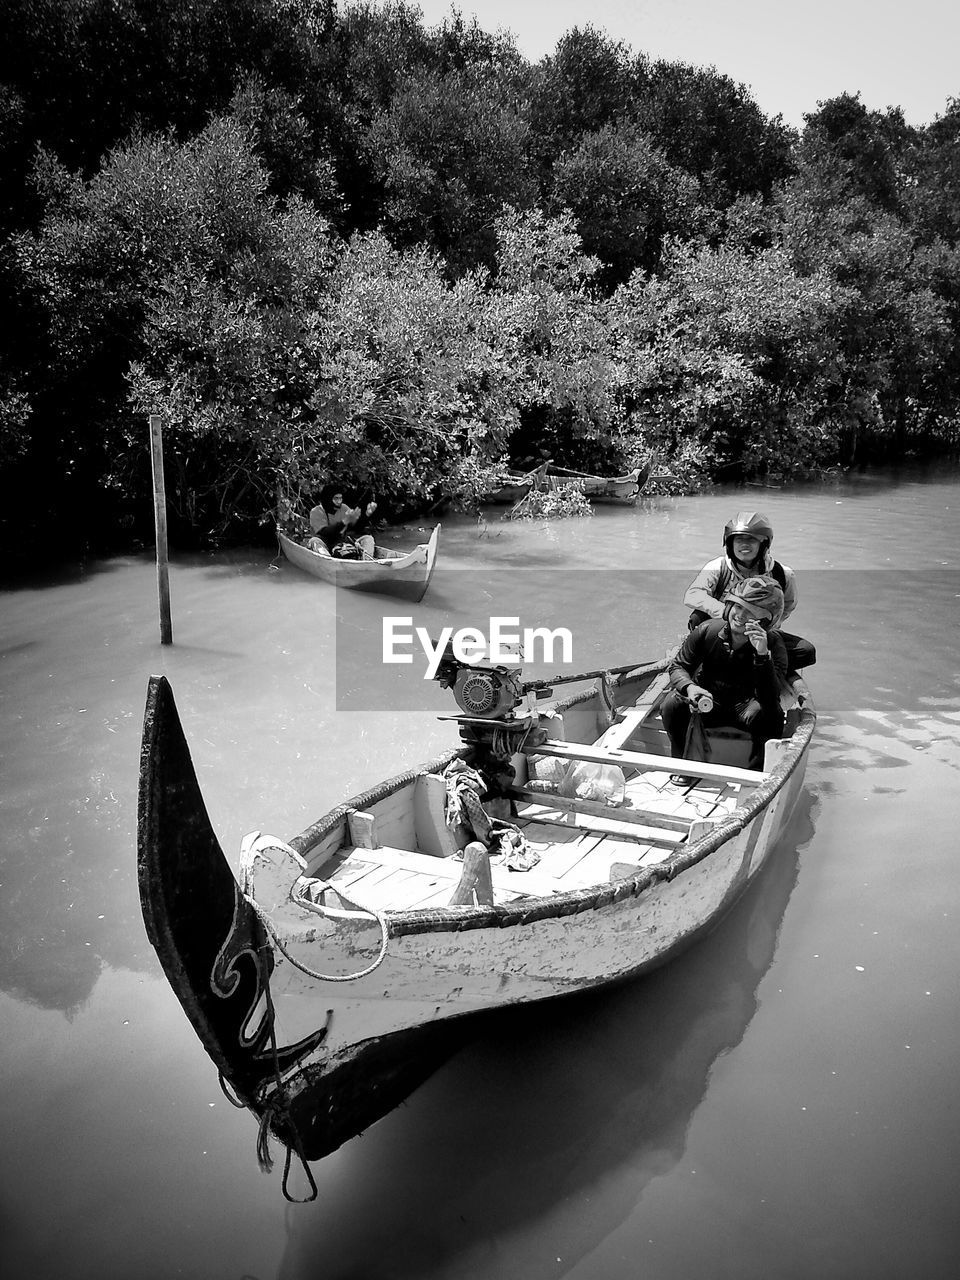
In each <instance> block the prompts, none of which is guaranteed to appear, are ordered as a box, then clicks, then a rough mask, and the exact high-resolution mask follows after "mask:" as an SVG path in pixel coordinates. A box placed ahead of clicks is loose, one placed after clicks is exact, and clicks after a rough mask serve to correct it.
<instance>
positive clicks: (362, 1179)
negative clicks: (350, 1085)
mask: <svg viewBox="0 0 960 1280" xmlns="http://www.w3.org/2000/svg"><path fill="white" fill-rule="evenodd" d="M814 811H815V801H814V799H813V797H812V796H811V795H810V794H809V793H808V792H807V791H804V792H803V794H802V795H801V798H800V801H799V803H798V807H797V810H796V812H795V814H794V816H793V819H792V821H791V824H790V826H789V828H788V830H787V831H786V832H785V834H784V837H783V840H782V841H781V844H780V846H779V848H778V850H777V851H776V854H775V856H774V857H773V859H772V861H771V863H770V865H769V866H768V867H767V868H766V869H765V870H764V872H763V873H762V874H761V876H760V878H759V880H758V881H757V883H756V884H755V885H754V886H753V887H752V888H751V890H750V892H749V893H748V895H747V896H746V898H745V899H744V900H743V901H742V902H740V903H739V904H738V905H737V906H736V907H735V908H734V910H733V911H732V912H731V913H730V914H729V915H728V916H727V917H726V919H725V920H723V921H722V922H721V923H720V925H719V926H718V927H717V928H716V929H715V930H714V931H713V932H712V933H711V934H710V935H709V936H708V937H707V938H705V939H703V940H702V941H701V942H700V943H699V944H698V945H697V946H696V947H694V948H693V949H692V950H691V951H690V952H688V953H687V954H686V955H684V956H681V957H680V958H679V959H677V960H675V961H674V962H672V963H671V964H670V965H668V966H666V967H665V968H664V969H661V970H659V971H657V972H655V973H654V974H652V975H650V976H648V977H646V978H644V979H642V980H639V981H636V982H633V983H629V984H626V985H624V986H622V987H620V988H617V989H614V990H611V991H608V992H605V993H600V994H594V995H589V996H580V997H571V998H568V999H565V1000H562V1001H559V1002H552V1003H550V1004H547V1005H543V1006H539V1007H537V1006H534V1007H532V1008H526V1009H522V1010H517V1011H511V1012H509V1013H504V1014H498V1015H496V1016H495V1017H492V1018H491V1019H489V1020H488V1022H487V1023H486V1027H485V1032H484V1035H483V1037H482V1038H481V1039H479V1040H477V1041H476V1042H475V1043H473V1044H472V1045H471V1046H470V1047H469V1048H467V1049H465V1050H463V1051H462V1052H461V1054H460V1055H459V1056H458V1057H457V1058H455V1059H454V1060H453V1062H452V1063H450V1064H449V1065H448V1066H447V1067H446V1068H444V1069H442V1070H441V1071H440V1072H439V1073H438V1074H437V1075H436V1076H435V1077H434V1078H433V1079H432V1080H431V1081H430V1082H429V1083H428V1084H427V1085H425V1086H424V1087H423V1088H422V1089H421V1090H420V1091H419V1092H418V1093H417V1094H415V1095H414V1097H413V1098H412V1099H411V1100H410V1101H409V1103H408V1104H407V1105H405V1106H404V1107H402V1108H401V1109H400V1110H399V1111H397V1112H395V1113H394V1114H393V1115H391V1116H389V1117H387V1118H386V1119H385V1120H384V1121H382V1122H381V1123H380V1124H379V1125H378V1126H376V1127H375V1128H374V1129H373V1130H371V1131H370V1132H369V1133H368V1134H367V1135H365V1136H364V1137H362V1138H360V1139H358V1140H356V1141H355V1142H354V1143H352V1144H349V1145H348V1146H347V1147H346V1148H344V1149H342V1150H341V1152H339V1153H337V1154H336V1155H334V1156H332V1157H329V1158H328V1160H327V1161H326V1162H321V1163H320V1164H318V1165H316V1166H314V1172H315V1175H316V1177H317V1182H318V1184H319V1187H320V1198H319V1202H318V1205H317V1206H316V1207H314V1208H303V1209H298V1210H297V1211H296V1213H295V1214H292V1215H290V1216H289V1217H288V1222H289V1224H290V1236H289V1241H288V1248H287V1253H286V1257H285V1260H284V1264H283V1266H282V1268H281V1270H280V1273H279V1274H280V1276H281V1277H282V1280H313V1278H314V1277H316V1278H317V1280H319V1277H323V1280H359V1278H360V1277H363V1280H377V1278H378V1277H387V1276H389V1277H407V1276H410V1277H412V1276H430V1275H440V1274H442V1273H445V1268H446V1267H448V1266H450V1265H451V1264H452V1263H453V1261H454V1260H455V1259H459V1258H461V1257H462V1256H464V1255H468V1256H469V1255H471V1254H473V1253H474V1252H475V1251H480V1252H482V1251H483V1250H484V1249H485V1248H486V1247H487V1244H488V1242H489V1241H491V1240H496V1239H497V1238H498V1237H501V1236H505V1235H509V1236H510V1258H511V1274H514V1275H518V1276H519V1275H522V1276H523V1277H524V1280H535V1278H536V1277H538V1276H551V1277H552V1276H556V1275H557V1273H558V1268H557V1263H556V1260H557V1259H558V1258H559V1257H562V1259H563V1264H564V1269H565V1270H566V1269H567V1268H569V1267H571V1266H572V1265H573V1264H574V1263H575V1262H576V1261H577V1259H579V1258H582V1257H583V1256H585V1255H586V1254H588V1253H589V1252H590V1251H591V1250H592V1249H593V1248H595V1247H596V1245H597V1244H598V1243H599V1242H600V1241H601V1240H603V1239H604V1238H605V1237H606V1236H607V1235H609V1234H610V1233H611V1232H612V1231H614V1230H615V1229H616V1228H617V1227H618V1226H620V1225H621V1224H622V1223H623V1222H624V1220H625V1219H626V1218H627V1217H628V1216H629V1215H630V1213H631V1212H632V1211H633V1209H634V1208H635V1206H636V1204H637V1201H638V1200H639V1198H640V1197H641V1196H642V1194H643V1191H644V1188H645V1187H646V1186H647V1184H648V1183H649V1182H650V1181H651V1180H653V1179H655V1178H657V1177H658V1176H659V1175H661V1174H663V1173H665V1172H667V1171H668V1170H669V1169H671V1168H672V1167H673V1166H674V1165H675V1164H676V1162H677V1161H678V1160H679V1159H680V1158H681V1156H682V1154H683V1151H684V1147H685V1143H686V1134H687V1129H688V1126H689V1124H690V1121H691V1119H692V1117H693V1115H694V1113H695V1112H696V1110H697V1107H698V1105H699V1103H700V1102H701V1100H702V1098H703V1096H704V1093H705V1090H706V1086H707V1081H708V1078H709V1074H710V1071H711V1068H712V1067H713V1064H714V1063H715V1062H716V1060H717V1058H718V1057H719V1056H720V1055H721V1054H723V1053H725V1052H727V1051H729V1050H730V1049H732V1048H733V1047H735V1046H736V1045H737V1044H738V1043H739V1042H740V1040H741V1038H742V1037H743V1035H744V1032H745V1031H746V1029H747V1027H748V1026H749V1024H750V1021H751V1019H752V1018H753V1016H754V1013H755V1012H756V1009H757V1006H758V995H757V992H758V986H759V984H760V981H761V979H762V978H763V976H764V974H765V973H766V971H767V969H768V968H769V966H770V964H771V962H772V960H773V957H774V954H775V951H776V946H777V938H778V935H779V930H780V926H781V923H782V921H783V917H784V913H785V911H786V907H787V903H788V901H789V899H790V895H791V892H792V890H793V888H794V885H795V883H796V878H797V868H798V862H799V853H800V849H801V848H802V847H803V846H804V845H806V843H807V842H808V841H809V840H810V839H811V837H812V835H813V830H814ZM601 1182H602V1184H603V1190H602V1193H601V1192H600V1189H599V1186H600V1184H601ZM594 1191H596V1192H597V1194H596V1196H594V1195H593V1194H592V1193H593V1192H594ZM553 1213H558V1214H559V1216H558V1217H557V1218H556V1220H555V1222H554V1223H553V1225H552V1227H551V1224H550V1222H549V1221H545V1220H546V1219H548V1218H549V1215H551V1214H553ZM533 1223H539V1225H538V1226H537V1228H536V1233H537V1238H538V1241H539V1243H536V1244H534V1243H531V1249H530V1253H531V1256H523V1248H524V1246H523V1237H522V1234H521V1233H522V1231H523V1230H524V1228H526V1227H528V1226H530V1225H531V1224H533ZM551 1232H552V1234H551ZM545 1235H546V1236H547V1239H548V1243H547V1244H546V1245H544V1236H545ZM468 1272H469V1274H473V1271H472V1268H466V1269H464V1270H462V1271H461V1270H459V1269H458V1270H457V1272H456V1273H457V1274H467V1273H468ZM451 1274H452V1272H451ZM477 1274H485V1272H484V1271H483V1269H482V1267H478V1270H477ZM486 1274H489V1273H486Z"/></svg>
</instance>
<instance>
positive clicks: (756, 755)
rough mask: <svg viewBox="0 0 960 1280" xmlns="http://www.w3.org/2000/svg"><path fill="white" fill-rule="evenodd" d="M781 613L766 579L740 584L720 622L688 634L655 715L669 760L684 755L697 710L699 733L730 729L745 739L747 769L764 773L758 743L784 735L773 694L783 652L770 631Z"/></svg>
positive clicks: (783, 668) (783, 669) (783, 665)
mask: <svg viewBox="0 0 960 1280" xmlns="http://www.w3.org/2000/svg"><path fill="white" fill-rule="evenodd" d="M782 612H783V592H782V591H781V590H780V587H779V585H778V584H777V583H776V582H775V581H774V580H773V579H772V578H765V577H755V578H745V579H743V580H742V581H740V582H738V583H737V584H736V585H735V586H734V587H733V588H732V589H731V590H730V591H729V592H728V593H727V594H726V596H725V598H724V610H723V617H722V618H711V619H710V620H709V621H707V622H701V623H700V624H699V625H698V626H696V627H694V628H693V630H692V631H689V632H688V633H687V636H686V638H685V640H684V641H683V644H682V645H681V646H680V649H679V651H678V652H677V656H676V658H675V659H674V660H673V664H672V665H671V667H670V673H669V674H670V685H671V689H670V692H669V693H668V694H667V696H666V697H665V698H664V700H663V705H662V707H661V711H660V714H661V718H662V720H663V727H664V729H666V731H667V734H668V736H669V738H670V754H671V755H672V756H675V757H680V758H682V757H684V756H685V755H686V754H687V740H688V731H689V729H690V720H691V714H692V712H693V711H696V712H697V713H698V714H699V716H700V718H701V723H702V725H703V727H704V728H711V727H713V726H717V725H729V726H733V727H735V728H738V729H743V730H745V731H746V732H747V733H749V734H750V738H751V743H752V746H751V752H750V762H749V765H748V767H749V768H751V769H761V768H762V767H763V744H764V743H765V742H766V741H767V739H769V738H779V737H780V736H781V735H782V733H783V710H782V708H781V705H780V690H781V687H782V684H783V682H784V681H785V679H786V673H787V652H786V648H785V646H784V643H783V640H782V639H781V638H780V635H779V633H778V632H777V631H775V630H772V627H773V626H774V624H775V623H776V622H777V621H779V619H780V615H781V613H782ZM687 758H688V759H689V758H692V756H687Z"/></svg>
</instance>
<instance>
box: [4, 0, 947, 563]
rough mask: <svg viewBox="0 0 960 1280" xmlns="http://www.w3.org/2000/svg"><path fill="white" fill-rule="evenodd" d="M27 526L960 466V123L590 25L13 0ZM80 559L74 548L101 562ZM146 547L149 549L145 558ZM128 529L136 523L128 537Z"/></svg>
mask: <svg viewBox="0 0 960 1280" xmlns="http://www.w3.org/2000/svg"><path fill="white" fill-rule="evenodd" d="M4 25H5V39H4V40H3V42H0V159H2V165H0V185H2V191H3V201H2V211H0V283H2V286H3V290H2V297H3V302H2V306H3V308H4V314H3V316H2V319H3V321H4V323H3V325H2V329H0V335H2V336H0V480H2V485H3V494H2V504H0V511H2V515H0V528H2V529H3V535H4V541H5V543H7V544H8V545H9V546H10V547H11V548H15V547H16V546H26V545H29V544H31V543H33V544H34V545H35V544H36V540H37V538H38V537H43V536H44V535H46V536H47V539H48V540H49V541H54V540H57V539H61V538H62V537H63V534H64V530H65V529H69V530H71V537H72V538H73V539H74V540H75V541H76V539H77V538H78V537H79V538H80V539H81V540H84V539H86V540H89V541H90V542H93V543H99V545H101V546H102V545H109V543H110V541H111V540H112V543H113V545H118V542H119V541H120V540H121V538H134V537H136V536H139V535H143V534H144V533H145V532H147V531H148V530H149V522H150V519H151V507H150V477H149V457H148V449H147V440H146V421H147V417H148V415H149V414H151V413H158V414H160V415H161V417H162V420H163V423H164V432H165V445H166V459H167V464H166V465H167V488H168V497H169V499H170V504H171V510H172V520H173V532H174V537H175V538H176V539H179V540H180V541H181V542H183V541H184V540H186V539H187V538H189V539H190V540H192V541H193V542H195V543H204V542H212V541H219V540H223V539H225V538H231V539H239V538H247V537H250V536H252V535H253V534H255V533H256V531H257V530H258V528H267V527H269V525H270V523H272V521H273V519H274V517H275V515H276V512H277V511H278V509H279V510H280V512H281V514H283V513H285V512H291V513H292V512H295V511H301V512H302V511H303V510H304V509H305V508H306V507H307V506H308V505H310V503H311V502H312V501H314V500H315V498H316V495H317V493H318V491H319V489H320V487H321V486H322V485H323V484H324V483H325V482H326V481H327V480H328V479H329V478H330V477H331V476H338V477H340V478H341V479H344V480H346V481H347V482H348V483H349V484H352V485H355V486H356V487H357V488H358V489H363V490H371V491H374V492H376V493H377V495H378V497H379V498H380V501H381V507H382V509H384V510H386V511H388V512H390V511H392V512H394V513H397V512H399V511H402V510H403V509H405V508H410V507H417V508H420V509H424V508H426V507H428V506H430V505H431V504H433V503H435V502H437V501H438V500H441V499H443V498H445V497H449V496H450V495H453V496H454V497H459V498H460V499H461V500H463V501H467V502H468V501H470V500H471V499H474V498H475V497H476V496H477V495H478V494H479V493H482V492H483V491H484V489H485V488H487V487H488V485H489V481H490V478H491V476H492V475H493V474H494V473H495V472H496V469H497V467H498V466H499V465H501V464H502V463H503V462H504V461H505V460H506V459H508V458H510V457H513V458H521V457H529V456H538V455H542V454H544V453H548V454H550V455H551V456H552V457H554V459H555V460H556V461H558V462H561V463H564V462H565V463H567V464H568V465H571V464H572V465H575V466H585V467H587V468H589V469H591V470H601V469H609V470H616V471H619V470H622V469H624V468H626V467H628V466H630V465H632V464H633V463H635V462H637V461H639V460H642V459H644V458H646V457H648V456H649V455H650V454H651V453H654V452H655V453H656V455H657V458H658V464H657V472H658V475H659V476H660V477H661V479H660V483H661V484H665V485H669V486H672V487H674V488H676V489H681V488H696V487H698V486H701V485H703V484H705V483H708V482H709V481H710V480H712V479H718V478H723V479H730V478H738V477H744V478H749V479H756V480H764V479H767V480H777V479H780V478H782V477H784V476H800V475H804V474H813V473H816V472H818V471H822V470H823V469H825V468H829V467H832V466H837V465H847V464H850V463H853V462H859V461H861V460H865V459H867V460H869V459H873V458H877V457H885V458H902V457H904V456H905V455H906V454H907V453H908V452H910V451H915V450H918V449H921V448H923V449H945V448H952V447H955V445H956V444H957V436H958V429H957V422H958V418H960V413H958V405H960V103H958V102H956V101H951V102H950V103H948V104H946V106H945V112H944V114H943V115H942V116H941V117H939V118H937V119H936V120H935V121H933V122H932V123H931V124H929V125H928V126H926V127H925V128H911V127H909V126H907V124H906V123H905V122H904V120H903V118H902V115H901V114H900V112H898V111H897V110H888V111H886V112H884V113H878V112H873V111H869V110H867V109H866V108H865V107H864V106H863V104H862V103H861V102H860V100H859V98H858V97H857V96H855V95H850V94H844V95H841V96H840V97H838V98H835V99H833V100H832V101H830V102H826V103H821V104H819V106H818V107H817V109H816V110H815V111H813V112H811V114H810V115H808V116H807V119H806V126H805V128H804V130H803V131H802V133H801V134H796V133H795V132H793V131H792V130H790V129H788V128H786V127H785V126H784V125H783V123H782V121H781V120H780V119H779V118H778V119H774V120H770V119H768V118H766V117H765V116H764V115H763V114H762V112H761V111H760V110H759V109H758V108H757V106H756V104H755V103H754V102H753V101H752V100H751V98H750V96H749V94H748V93H747V91H746V90H745V89H744V88H743V87H742V86H739V85H737V84H735V83H733V82H732V81H731V80H730V79H728V78H727V77H726V76H724V75H722V74H721V73H719V72H717V71H715V70H704V69H697V68H692V67H687V66H684V65H682V64H678V63H664V62H653V61H651V60H650V59H648V58H647V57H645V56H644V55H643V54H637V53H633V52H632V51H630V50H629V49H627V48H626V47H625V46H623V45H622V44H619V43H617V42H615V41H612V40H610V39H609V38H608V37H606V36H604V35H602V34H600V33H598V32H597V31H595V30H593V29H592V28H590V27H589V26H587V27H584V28H577V29H573V30H571V31H570V32H568V33H567V34H566V35H565V36H564V37H563V39H562V40H561V41H560V42H559V43H558V45H557V47H556V50H555V51H554V53H553V55H552V56H550V57H547V58H544V59H543V60H542V61H541V62H540V63H538V64H536V65H531V64H529V63H528V62H526V61H525V60H524V59H523V58H522V57H521V56H520V54H519V53H518V51H517V50H516V48H515V47H514V46H513V44H512V42H511V41H510V39H509V38H507V37H504V36H502V35H497V36H491V35H489V34H487V33H485V32H484V31H482V30H481V29H480V28H479V27H478V26H477V25H476V24H468V23H466V22H465V21H464V20H463V19H462V18H461V17H460V16H459V15H457V14H456V12H455V11H451V14H450V17H449V18H448V19H447V20H446V21H445V22H444V23H443V24H441V25H440V26H439V27H436V28H432V29H428V28H426V27H425V26H424V24H423V22H422V19H421V17H420V14H419V11H418V10H417V9H416V8H415V7H412V6H409V5H405V4H402V3H380V4H373V3H361V4H352V5H339V4H335V3H334V2H333V0H189V3H188V2H187V0H6V3H5V6H4ZM77 531H79V533H78V532H77ZM118 531H120V532H118ZM123 531H125V532H123Z"/></svg>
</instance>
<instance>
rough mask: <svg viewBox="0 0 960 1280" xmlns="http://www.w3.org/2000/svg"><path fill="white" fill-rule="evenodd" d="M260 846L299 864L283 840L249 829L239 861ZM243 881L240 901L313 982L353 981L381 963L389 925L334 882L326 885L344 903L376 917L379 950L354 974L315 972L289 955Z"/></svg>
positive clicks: (363, 976)
mask: <svg viewBox="0 0 960 1280" xmlns="http://www.w3.org/2000/svg"><path fill="white" fill-rule="evenodd" d="M263 849H281V850H282V851H283V852H284V853H288V854H290V855H291V856H292V857H293V859H294V861H296V862H298V863H300V864H301V865H302V859H301V858H300V855H299V854H298V853H297V852H296V850H295V849H292V848H291V847H290V845H288V844H287V843H286V842H285V841H283V840H278V839H277V837H276V836H262V835H261V834H260V832H259V831H256V832H252V833H251V834H250V835H247V836H244V838H243V842H242V844H241V846H240V857H241V860H243V859H244V858H247V857H249V856H250V855H251V854H258V853H260V852H262V850H263ZM247 880H248V877H247V874H245V875H244V883H243V885H242V887H241V889H240V892H241V894H242V896H243V898H244V900H245V901H246V902H247V903H248V904H249V906H250V907H251V908H252V910H253V911H254V912H256V916H257V919H258V920H259V921H260V923H261V924H262V925H263V927H264V930H265V931H266V933H267V936H268V937H269V938H270V939H271V940H272V942H273V943H274V945H275V946H276V948H277V950H278V951H279V952H280V954H281V955H282V956H283V957H284V959H285V960H288V961H289V962H290V964H292V965H293V967H294V968H295V969H299V970H300V972H301V973H302V974H304V975H305V976H306V977H308V978H313V979H314V980H315V981H317V982H356V981H357V979H358V978H366V977H368V976H369V974H371V973H373V971H374V969H376V968H378V967H379V966H380V965H381V964H382V963H383V961H384V958H385V957H386V954H387V943H388V941H389V936H390V930H389V926H388V924H387V920H386V917H385V916H384V914H383V912H381V911H377V910H375V909H374V908H373V907H368V906H366V905H365V904H364V903H362V902H358V901H357V899H356V898H351V897H350V896H349V895H347V894H346V893H344V892H343V891H342V890H341V889H339V888H338V887H337V886H336V885H330V886H329V887H330V888H331V889H333V891H334V892H335V893H336V894H337V896H338V897H339V898H342V899H343V901H344V902H349V903H351V904H352V905H353V906H355V907H356V908H357V909H358V910H359V911H362V912H363V913H364V914H365V915H368V916H371V917H372V918H373V919H374V920H376V922H377V924H378V925H379V926H380V951H379V953H378V955H377V957H376V959H375V960H373V961H372V962H371V963H370V964H368V965H367V967H366V968H365V969H361V970H360V971H359V972H358V973H318V972H317V971H316V970H315V969H311V968H310V966H309V965H306V964H302V963H301V962H300V961H299V960H298V959H297V958H296V957H295V956H292V955H291V954H290V952H289V951H288V950H287V948H286V947H285V946H284V944H283V943H282V942H281V940H280V935H279V933H278V932H277V929H276V926H275V925H274V923H273V920H272V919H271V918H270V916H269V915H268V913H267V912H266V911H264V909H263V907H261V906H260V904H259V902H257V900H256V898H255V897H254V896H253V894H252V893H250V892H249V889H248V883H247Z"/></svg>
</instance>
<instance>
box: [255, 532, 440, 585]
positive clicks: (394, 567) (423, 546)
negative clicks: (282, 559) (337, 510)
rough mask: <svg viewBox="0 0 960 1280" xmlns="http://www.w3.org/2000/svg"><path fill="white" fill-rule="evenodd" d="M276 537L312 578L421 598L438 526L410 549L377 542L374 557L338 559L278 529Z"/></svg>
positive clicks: (434, 557) (293, 561)
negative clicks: (394, 549) (380, 545)
mask: <svg viewBox="0 0 960 1280" xmlns="http://www.w3.org/2000/svg"><path fill="white" fill-rule="evenodd" d="M277 538H278V539H279V542H280V547H281V550H282V551H283V554H284V555H285V556H286V557H287V559H288V560H289V561H290V563H291V564H292V565H296V567H297V568H298V569H302V570H303V571H304V573H309V574H310V575H311V576H312V577H314V578H320V580H321V581H323V582H330V583H332V584H333V585H334V586H337V587H348V588H349V589H350V590H351V591H372V592H375V593H377V594H379V595H388V596H400V597H401V598H402V599H404V600H413V601H417V600H421V599H422V598H423V596H424V593H425V592H426V590H427V587H428V586H429V585H430V578H431V575H432V574H433V567H434V565H435V564H436V560H437V547H438V545H439V542H440V526H439V525H437V526H436V528H435V529H434V531H433V533H432V534H431V535H430V540H429V541H428V542H421V543H420V544H419V545H418V546H416V547H414V549H413V550H412V551H393V550H391V549H390V548H388V547H379V546H378V547H377V558H376V559H375V560H340V559H338V558H337V557H336V556H332V555H330V553H329V552H328V551H327V550H326V549H324V550H323V551H313V550H311V548H310V547H305V546H304V545H303V544H302V543H300V542H294V541H293V539H292V538H288V537H287V535H286V534H285V533H281V532H280V530H279V529H278V530H277Z"/></svg>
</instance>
